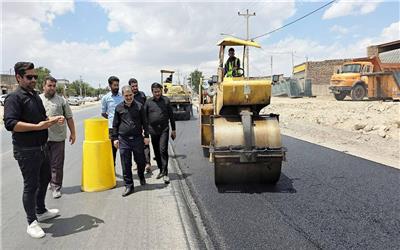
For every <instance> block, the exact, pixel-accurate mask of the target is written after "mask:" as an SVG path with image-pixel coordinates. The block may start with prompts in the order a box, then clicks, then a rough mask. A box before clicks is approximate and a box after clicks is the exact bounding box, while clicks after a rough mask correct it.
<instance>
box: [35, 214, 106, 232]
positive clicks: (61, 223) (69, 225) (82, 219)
mask: <svg viewBox="0 0 400 250" xmlns="http://www.w3.org/2000/svg"><path fill="white" fill-rule="evenodd" d="M50 222H51V223H53V225H51V226H50V227H48V228H43V230H44V231H45V233H47V234H51V236H52V237H62V236H66V235H71V234H75V233H80V232H83V231H87V230H90V229H92V228H96V227H98V226H99V225H100V224H101V223H104V220H102V219H99V218H96V217H93V216H91V215H88V214H78V215H75V216H74V217H71V218H55V219H53V220H51V221H50Z"/></svg>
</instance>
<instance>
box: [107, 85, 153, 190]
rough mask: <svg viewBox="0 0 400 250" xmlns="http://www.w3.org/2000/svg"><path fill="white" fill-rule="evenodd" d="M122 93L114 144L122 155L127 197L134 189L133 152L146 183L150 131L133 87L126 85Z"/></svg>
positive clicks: (141, 179) (115, 117)
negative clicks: (145, 151)
mask: <svg viewBox="0 0 400 250" xmlns="http://www.w3.org/2000/svg"><path fill="white" fill-rule="evenodd" d="M122 95H123V97H124V101H123V102H121V103H120V104H118V105H117V107H115V113H114V120H113V135H112V137H113V139H114V146H115V147H116V148H119V153H120V155H121V165H122V173H123V176H124V182H125V190H124V192H123V193H122V196H123V197H125V196H127V195H129V194H131V193H133V191H134V187H133V177H132V153H133V156H134V160H135V163H136V165H137V172H138V176H139V179H140V184H141V185H145V184H146V180H145V177H144V166H145V164H146V163H145V157H144V145H148V144H149V132H148V126H147V122H146V115H145V112H144V109H143V105H142V104H140V103H139V102H137V101H135V100H134V98H133V93H132V89H131V87H130V86H124V87H123V88H122ZM143 131H144V132H143ZM143 133H144V138H143Z"/></svg>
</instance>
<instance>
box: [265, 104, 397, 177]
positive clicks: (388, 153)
mask: <svg viewBox="0 0 400 250" xmlns="http://www.w3.org/2000/svg"><path fill="white" fill-rule="evenodd" d="M262 112H263V113H277V114H280V122H281V129H282V133H283V134H286V135H289V136H292V137H295V138H298V139H301V140H305V141H308V142H312V143H316V144H319V145H322V146H326V147H329V148H333V149H336V150H339V151H343V152H346V153H349V154H352V155H356V156H359V157H362V158H366V159H368V160H372V161H376V162H379V163H382V164H385V165H389V166H392V167H396V168H399V169H400V103H399V102H389V101H388V102H382V101H360V102H354V101H350V100H349V101H336V100H335V99H334V98H333V97H317V98H287V97H273V98H272V100H271V105H269V106H268V107H266V108H264V110H263V111H262Z"/></svg>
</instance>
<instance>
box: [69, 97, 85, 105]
mask: <svg viewBox="0 0 400 250" xmlns="http://www.w3.org/2000/svg"><path fill="white" fill-rule="evenodd" d="M81 103H82V102H81V101H80V100H79V99H78V98H76V97H69V98H68V104H69V105H76V106H79V105H81Z"/></svg>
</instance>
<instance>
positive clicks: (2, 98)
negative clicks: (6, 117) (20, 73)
mask: <svg viewBox="0 0 400 250" xmlns="http://www.w3.org/2000/svg"><path fill="white" fill-rule="evenodd" d="M7 96H8V94H4V95H0V104H1V106H4V101H5V100H6V97H7Z"/></svg>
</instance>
